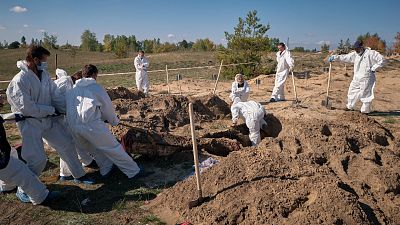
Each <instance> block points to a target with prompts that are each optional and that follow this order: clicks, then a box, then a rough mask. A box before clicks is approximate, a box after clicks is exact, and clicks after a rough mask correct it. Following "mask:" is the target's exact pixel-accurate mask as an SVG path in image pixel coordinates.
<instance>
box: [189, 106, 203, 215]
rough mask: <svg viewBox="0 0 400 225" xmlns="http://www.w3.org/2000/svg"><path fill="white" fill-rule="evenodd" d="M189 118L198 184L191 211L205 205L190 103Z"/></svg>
mask: <svg viewBox="0 0 400 225" xmlns="http://www.w3.org/2000/svg"><path fill="white" fill-rule="evenodd" d="M189 118H190V130H191V133H192V144H193V158H194V171H195V173H196V183H197V199H196V200H193V201H190V202H189V209H191V208H193V207H196V206H199V205H201V203H203V201H204V199H203V193H202V190H201V182H200V168H199V153H198V151H197V140H196V133H195V126H194V113H193V103H189Z"/></svg>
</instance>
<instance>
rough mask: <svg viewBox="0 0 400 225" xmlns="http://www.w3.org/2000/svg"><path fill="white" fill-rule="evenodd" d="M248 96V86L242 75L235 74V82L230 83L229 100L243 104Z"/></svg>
mask: <svg viewBox="0 0 400 225" xmlns="http://www.w3.org/2000/svg"><path fill="white" fill-rule="evenodd" d="M249 95H250V86H249V84H248V83H247V81H245V80H244V76H243V75H242V74H236V76H235V81H234V82H233V83H232V92H231V94H230V95H229V98H230V99H231V100H232V102H233V103H236V102H245V101H247V99H248V98H249Z"/></svg>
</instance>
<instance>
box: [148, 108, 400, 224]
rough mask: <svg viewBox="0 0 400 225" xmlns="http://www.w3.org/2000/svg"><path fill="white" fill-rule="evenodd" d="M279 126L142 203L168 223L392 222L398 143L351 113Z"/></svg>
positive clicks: (399, 208)
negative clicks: (200, 195)
mask: <svg viewBox="0 0 400 225" xmlns="http://www.w3.org/2000/svg"><path fill="white" fill-rule="evenodd" d="M278 119H279V121H280V123H281V124H282V130H281V132H280V133H279V135H278V136H277V137H276V138H272V137H267V138H265V139H264V140H263V141H262V142H261V143H260V145H259V147H258V148H251V147H250V148H244V149H242V150H241V151H234V152H231V153H230V154H229V155H228V156H227V157H225V158H223V159H222V160H221V162H220V163H219V164H218V165H216V166H214V167H212V168H211V169H209V170H207V171H206V172H204V173H202V187H203V196H205V197H206V198H205V202H204V203H203V204H202V205H200V206H198V207H195V208H192V209H188V202H189V201H191V200H195V199H196V198H197V191H196V182H195V179H194V177H190V178H189V179H187V180H185V181H182V182H179V183H177V184H176V185H175V186H174V187H172V188H170V189H167V190H165V191H163V192H162V193H161V194H160V195H159V196H158V197H157V198H156V199H154V200H153V201H152V202H151V203H150V204H149V206H148V208H149V209H150V210H152V211H153V212H154V213H156V214H157V215H159V216H160V217H161V218H162V219H164V220H165V221H167V222H168V223H174V222H179V221H180V222H181V221H185V220H188V221H190V222H192V223H193V224H400V148H399V145H400V144H399V140H397V139H395V138H394V137H393V136H392V134H391V133H390V131H389V130H387V129H386V128H385V127H383V126H382V125H380V124H379V123H377V122H376V121H375V120H374V119H371V118H369V117H367V116H364V115H362V114H359V113H356V112H345V113H341V112H339V113H338V114H337V115H335V116H334V117H326V118H325V119H319V118H312V117H311V118H310V117H309V118H290V117H285V118H283V117H281V118H279V117H278Z"/></svg>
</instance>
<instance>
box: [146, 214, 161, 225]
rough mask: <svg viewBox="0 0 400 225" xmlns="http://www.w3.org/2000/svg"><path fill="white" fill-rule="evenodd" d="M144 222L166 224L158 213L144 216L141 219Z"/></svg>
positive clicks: (158, 224)
mask: <svg viewBox="0 0 400 225" xmlns="http://www.w3.org/2000/svg"><path fill="white" fill-rule="evenodd" d="M141 222H142V223H145V224H146V223H152V224H155V225H166V223H164V222H162V221H161V220H160V219H159V218H158V217H157V216H156V215H153V214H150V215H147V216H146V217H144V218H143V219H142V221H141Z"/></svg>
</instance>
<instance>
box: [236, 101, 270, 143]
mask: <svg viewBox="0 0 400 225" xmlns="http://www.w3.org/2000/svg"><path fill="white" fill-rule="evenodd" d="M231 112H232V122H233V123H236V122H237V121H238V119H239V117H241V116H243V117H244V119H245V122H246V126H247V127H248V128H249V138H250V141H251V144H252V145H253V146H256V145H258V144H259V143H260V142H261V136H260V129H261V128H262V126H263V125H267V122H265V120H264V115H265V109H264V107H263V106H262V105H261V104H260V103H258V102H255V101H247V102H237V103H234V104H233V105H232V106H231Z"/></svg>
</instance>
